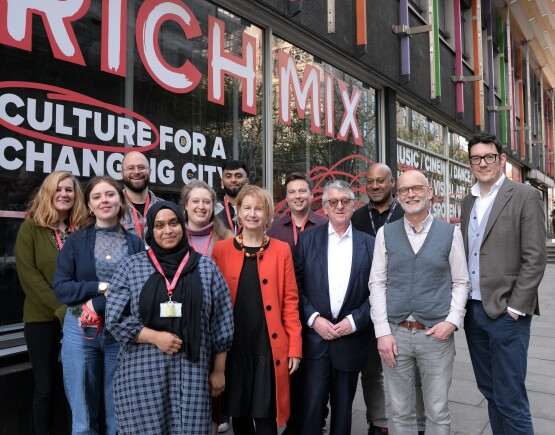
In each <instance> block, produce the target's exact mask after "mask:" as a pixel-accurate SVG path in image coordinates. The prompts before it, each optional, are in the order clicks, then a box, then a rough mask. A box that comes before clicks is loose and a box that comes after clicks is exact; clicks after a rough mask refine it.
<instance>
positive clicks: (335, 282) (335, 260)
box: [307, 223, 356, 332]
mask: <svg viewBox="0 0 555 435" xmlns="http://www.w3.org/2000/svg"><path fill="white" fill-rule="evenodd" d="M352 262H353V226H352V225H351V224H349V228H347V231H345V233H344V234H343V235H342V236H339V234H337V232H336V231H335V230H334V229H333V226H332V225H331V223H328V288H329V291H330V308H331V314H332V316H333V317H334V318H337V317H338V316H339V312H340V311H341V307H342V306H343V301H344V300H345V295H346V294H347V288H348V287H349V279H350V278H351V265H352ZM319 314H320V313H318V312H317V313H314V314H313V315H312V316H310V319H308V322H307V323H308V326H310V327H312V324H313V323H314V319H315V318H316V316H318V315H319ZM347 318H348V319H349V322H350V323H351V328H352V329H353V332H355V331H356V325H355V321H354V320H353V316H352V315H351V314H349V315H348V316H347Z"/></svg>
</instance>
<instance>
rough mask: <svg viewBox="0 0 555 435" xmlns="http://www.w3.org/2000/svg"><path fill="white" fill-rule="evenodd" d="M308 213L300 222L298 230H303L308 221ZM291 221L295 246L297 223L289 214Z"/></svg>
mask: <svg viewBox="0 0 555 435" xmlns="http://www.w3.org/2000/svg"><path fill="white" fill-rule="evenodd" d="M309 216H310V215H308V216H307V217H306V219H305V220H304V222H303V223H302V224H301V227H300V228H299V231H300V232H301V233H302V232H303V231H304V226H305V225H306V223H307V222H308V217H309ZM291 223H292V224H293V240H294V242H295V246H297V224H296V223H295V221H294V220H293V216H291Z"/></svg>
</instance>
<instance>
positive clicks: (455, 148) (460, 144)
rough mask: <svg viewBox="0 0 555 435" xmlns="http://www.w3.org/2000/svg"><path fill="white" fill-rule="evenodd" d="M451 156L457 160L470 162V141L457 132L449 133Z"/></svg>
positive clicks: (465, 162)
mask: <svg viewBox="0 0 555 435" xmlns="http://www.w3.org/2000/svg"><path fill="white" fill-rule="evenodd" d="M447 137H448V146H449V158H450V159H453V160H456V161H457V162H460V163H463V164H467V163H468V146H467V145H468V141H467V140H466V139H465V138H464V137H462V136H460V135H458V134H457V133H453V132H451V131H450V132H449V133H448V135H447Z"/></svg>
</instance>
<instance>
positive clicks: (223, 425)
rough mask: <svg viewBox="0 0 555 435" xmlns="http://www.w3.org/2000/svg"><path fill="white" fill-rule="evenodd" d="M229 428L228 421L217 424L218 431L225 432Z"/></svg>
mask: <svg viewBox="0 0 555 435" xmlns="http://www.w3.org/2000/svg"><path fill="white" fill-rule="evenodd" d="M228 430H229V422H228V421H224V422H223V423H222V424H220V425H219V426H218V433H225V432H227V431H228Z"/></svg>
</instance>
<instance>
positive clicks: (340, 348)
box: [293, 225, 374, 372]
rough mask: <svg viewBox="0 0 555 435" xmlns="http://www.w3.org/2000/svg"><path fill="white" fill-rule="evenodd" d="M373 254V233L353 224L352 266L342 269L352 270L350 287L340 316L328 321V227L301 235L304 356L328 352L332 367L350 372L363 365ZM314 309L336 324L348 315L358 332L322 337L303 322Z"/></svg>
mask: <svg viewBox="0 0 555 435" xmlns="http://www.w3.org/2000/svg"><path fill="white" fill-rule="evenodd" d="M373 252H374V237H372V236H369V235H368V234H365V233H363V232H361V231H357V230H355V229H354V228H353V260H352V265H351V270H350V271H345V273H349V274H350V279H349V285H348V287H347V293H346V295H345V300H344V302H343V306H342V307H341V310H340V312H339V316H338V318H337V319H332V314H331V307H330V297H329V283H328V225H321V226H319V227H316V228H313V229H310V230H307V231H304V232H303V233H301V234H300V235H299V240H298V243H297V246H296V247H295V251H294V255H293V262H294V264H295V274H296V276H297V285H298V287H299V300H300V302H299V304H300V306H299V312H300V316H301V322H302V324H303V358H306V359H317V358H321V357H322V356H323V355H324V354H325V353H326V350H327V351H328V352H329V354H330V357H331V360H332V364H333V366H334V367H335V368H336V369H338V370H342V371H350V372H355V371H360V370H362V369H363V367H364V365H365V364H366V362H367V360H368V355H369V352H370V347H371V346H372V344H374V341H373V340H372V339H373V337H372V330H371V328H370V325H371V320H370V303H369V300H368V297H369V291H368V278H369V276H370V268H371V266H372V255H373ZM315 312H319V313H320V315H321V316H323V317H325V318H326V319H328V320H331V321H333V322H334V323H338V322H340V321H341V320H343V319H344V318H345V317H347V316H348V315H349V314H351V315H352V316H353V320H354V322H355V325H356V328H357V330H356V332H354V333H353V334H350V335H347V336H345V337H341V338H339V339H336V340H331V341H326V340H324V339H322V337H320V336H319V335H318V334H317V333H316V331H314V330H313V329H312V328H310V327H309V326H308V325H307V322H308V319H309V318H310V317H311V316H312V315H313V314H314V313H315Z"/></svg>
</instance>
